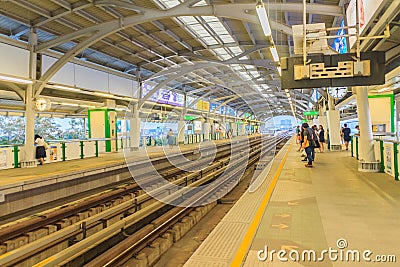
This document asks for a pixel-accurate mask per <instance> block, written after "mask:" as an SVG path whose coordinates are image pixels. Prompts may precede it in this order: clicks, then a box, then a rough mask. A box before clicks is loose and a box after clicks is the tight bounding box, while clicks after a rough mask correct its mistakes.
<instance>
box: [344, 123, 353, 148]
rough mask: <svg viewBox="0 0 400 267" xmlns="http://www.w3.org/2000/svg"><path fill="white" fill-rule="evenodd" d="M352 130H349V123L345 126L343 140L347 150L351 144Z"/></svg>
mask: <svg viewBox="0 0 400 267" xmlns="http://www.w3.org/2000/svg"><path fill="white" fill-rule="evenodd" d="M350 132H351V131H350V128H347V123H345V124H344V127H343V129H342V133H343V140H344V145H345V146H346V150H349V142H350V140H351V138H350Z"/></svg>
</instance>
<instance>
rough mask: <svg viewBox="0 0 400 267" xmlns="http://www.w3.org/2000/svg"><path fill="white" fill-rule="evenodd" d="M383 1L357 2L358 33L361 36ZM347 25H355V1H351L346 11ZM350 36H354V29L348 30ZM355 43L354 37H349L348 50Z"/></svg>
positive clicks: (362, 0)
mask: <svg viewBox="0 0 400 267" xmlns="http://www.w3.org/2000/svg"><path fill="white" fill-rule="evenodd" d="M382 2H383V0H358V11H359V12H358V14H359V20H360V33H361V35H362V33H363V31H364V29H365V26H367V25H368V23H369V22H370V20H371V18H372V17H373V16H374V14H375V13H376V12H377V11H378V9H379V7H380V6H381V4H382ZM346 17H347V24H348V26H355V25H356V0H351V1H350V3H349V6H348V7H347V10H346ZM349 33H350V34H355V33H356V29H349ZM355 42H356V37H355V36H354V37H353V36H352V37H350V48H351V47H353V45H354V44H355Z"/></svg>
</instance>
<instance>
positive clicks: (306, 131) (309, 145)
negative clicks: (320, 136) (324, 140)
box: [301, 122, 314, 168]
mask: <svg viewBox="0 0 400 267" xmlns="http://www.w3.org/2000/svg"><path fill="white" fill-rule="evenodd" d="M301 128H302V129H303V145H302V148H303V149H304V150H305V152H306V154H307V160H308V163H307V164H306V165H305V166H306V167H307V168H312V167H313V150H314V138H313V136H314V133H313V130H312V129H311V128H310V127H309V126H308V123H306V122H305V123H303V124H302V125H301Z"/></svg>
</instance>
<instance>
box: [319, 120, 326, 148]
mask: <svg viewBox="0 0 400 267" xmlns="http://www.w3.org/2000/svg"><path fill="white" fill-rule="evenodd" d="M318 137H319V144H320V147H319V152H321V153H322V152H324V143H325V130H324V127H323V126H322V125H320V126H319V132H318Z"/></svg>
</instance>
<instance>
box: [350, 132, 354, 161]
mask: <svg viewBox="0 0 400 267" xmlns="http://www.w3.org/2000/svg"><path fill="white" fill-rule="evenodd" d="M353 145H354V137H353V136H352V137H351V146H350V149H351V157H352V158H353V157H354V148H353Z"/></svg>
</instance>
